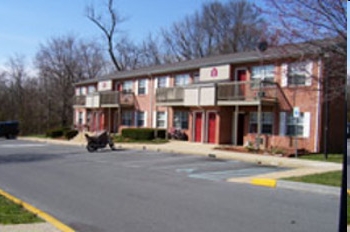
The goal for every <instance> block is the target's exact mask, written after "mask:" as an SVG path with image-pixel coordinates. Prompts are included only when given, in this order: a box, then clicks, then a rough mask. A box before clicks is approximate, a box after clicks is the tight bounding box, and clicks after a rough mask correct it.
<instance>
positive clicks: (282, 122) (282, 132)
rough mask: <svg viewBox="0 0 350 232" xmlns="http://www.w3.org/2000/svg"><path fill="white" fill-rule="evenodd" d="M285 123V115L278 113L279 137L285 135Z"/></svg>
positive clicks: (284, 113)
mask: <svg viewBox="0 0 350 232" xmlns="http://www.w3.org/2000/svg"><path fill="white" fill-rule="evenodd" d="M286 121H287V113H286V112H280V135H282V136H285V135H286Z"/></svg>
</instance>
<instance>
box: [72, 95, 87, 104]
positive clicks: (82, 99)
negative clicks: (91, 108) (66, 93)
mask: <svg viewBox="0 0 350 232" xmlns="http://www.w3.org/2000/svg"><path fill="white" fill-rule="evenodd" d="M85 103H86V96H85V95H80V96H75V98H74V105H78V106H85Z"/></svg>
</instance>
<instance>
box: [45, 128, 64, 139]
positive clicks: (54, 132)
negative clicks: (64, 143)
mask: <svg viewBox="0 0 350 232" xmlns="http://www.w3.org/2000/svg"><path fill="white" fill-rule="evenodd" d="M62 136H63V128H55V129H50V130H48V131H46V137H50V138H58V137H62Z"/></svg>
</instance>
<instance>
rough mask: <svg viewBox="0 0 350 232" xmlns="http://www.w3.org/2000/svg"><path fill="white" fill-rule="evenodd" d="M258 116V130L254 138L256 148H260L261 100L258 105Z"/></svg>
mask: <svg viewBox="0 0 350 232" xmlns="http://www.w3.org/2000/svg"><path fill="white" fill-rule="evenodd" d="M257 116H258V118H257V120H258V131H257V138H256V147H257V149H259V148H260V142H261V141H260V135H261V119H262V117H261V102H259V105H258V115H257Z"/></svg>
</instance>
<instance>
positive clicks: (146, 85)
mask: <svg viewBox="0 0 350 232" xmlns="http://www.w3.org/2000/svg"><path fill="white" fill-rule="evenodd" d="M145 94H148V79H145Z"/></svg>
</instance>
